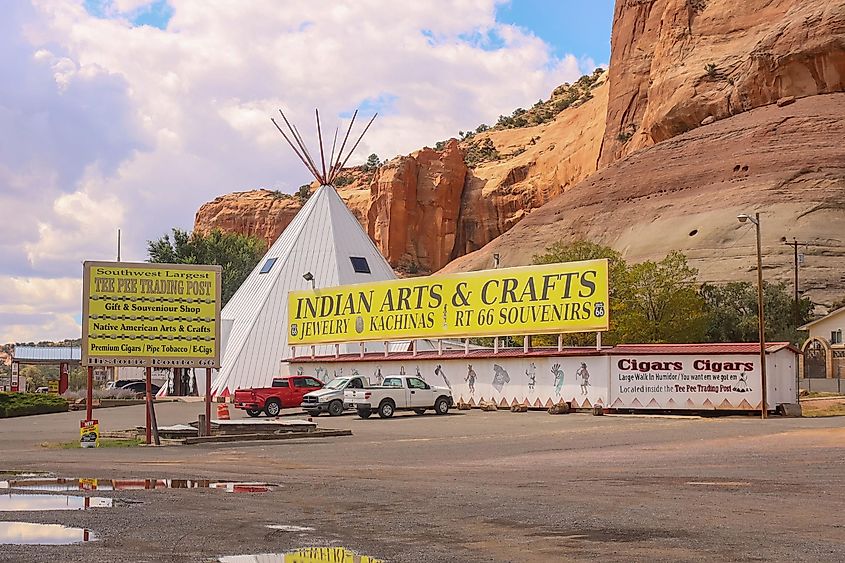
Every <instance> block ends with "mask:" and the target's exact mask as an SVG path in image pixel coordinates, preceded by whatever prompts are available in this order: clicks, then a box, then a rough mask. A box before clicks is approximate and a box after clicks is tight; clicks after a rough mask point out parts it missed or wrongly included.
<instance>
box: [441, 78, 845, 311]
mask: <svg viewBox="0 0 845 563" xmlns="http://www.w3.org/2000/svg"><path fill="white" fill-rule="evenodd" d="M843 138H845V94H830V95H819V96H812V97H806V98H802V99H799V100H797V101H796V102H795V103H794V104H791V105H788V106H785V107H778V106H776V105H774V104H772V105H769V106H766V107H762V108H758V109H755V110H752V111H749V112H745V113H743V114H741V115H737V116H734V117H731V118H729V119H723V120H720V121H717V122H716V123H713V124H711V125H709V126H707V127H702V128H699V129H696V130H694V131H691V132H689V133H685V134H683V135H680V136H677V137H674V138H672V139H669V140H666V141H663V142H661V143H658V144H657V145H654V146H652V147H650V148H647V149H644V150H642V151H639V152H637V153H636V154H633V155H631V156H629V157H627V158H625V159H623V160H620V161H618V162H616V163H614V164H613V165H611V166H609V167H607V168H605V169H603V170H600V171H598V172H597V173H595V174H593V175H592V176H591V177H590V178H588V179H586V180H584V181H582V182H581V183H579V184H578V185H577V186H576V187H574V188H573V189H571V190H569V191H567V192H566V193H565V194H563V195H560V196H558V197H556V198H555V199H553V200H552V201H551V202H549V203H548V204H546V205H545V206H543V207H542V208H540V209H538V210H536V211H534V212H533V213H531V214H530V215H529V216H528V217H526V218H525V219H524V220H523V221H521V222H520V223H519V224H518V225H516V226H515V227H514V228H513V229H511V230H510V231H508V232H507V233H505V234H504V235H502V236H501V237H499V238H498V239H496V240H495V241H494V242H492V243H491V244H488V245H487V246H486V247H484V248H483V249H482V250H480V251H478V252H474V253H472V254H469V255H467V256H464V257H463V258H459V259H457V260H455V261H454V262H452V263H451V264H449V265H448V266H447V267H446V268H445V269H444V270H443V271H444V272H456V271H467V270H479V269H484V268H489V267H490V264H491V262H492V258H491V257H492V254H493V253H499V254H500V257H501V263H502V265H503V266H517V265H525V264H530V263H531V260H532V256H533V255H534V254H537V253H541V252H543V251H544V249H545V248H546V247H548V246H549V245H550V244H552V243H554V242H557V241H560V240H563V241H570V242H571V241H574V240H577V239H586V240H590V241H593V242H596V243H599V244H605V245H608V246H611V247H613V248H615V249H617V250H619V251H620V252H622V253H623V255H624V256H625V257H626V259H628V260H630V261H634V262H637V261H641V260H647V259H654V260H659V259H661V258H663V257H664V256H665V255H666V253H667V252H669V251H670V250H680V251H682V252H684V253H686V254H687V256H688V257H689V258H690V261H691V263H692V265H693V266H695V267H697V268H699V271H700V273H699V279H701V280H703V281H712V282H725V281H734V280H741V281H749V282H752V283H755V282H756V274H755V272H756V245H755V234H754V231H753V226H749V225H742V224H740V223H739V222H738V221H737V219H736V216H737V215H738V214H739V213H750V212H753V211H759V212H760V214H761V225H762V242H763V253H764V258H763V262H764V268H765V274H764V275H765V278H766V279H767V280H770V281H772V280H784V281H787V282H789V281H790V280H791V279H792V272H793V256H792V250H791V247H789V246H786V245H785V244H783V242H782V240H781V237H786V238H787V240H790V241H791V240H792V238H793V237H795V238H797V239H798V240H799V241H802V242H807V243H809V245H808V246H807V247H806V248H805V249H803V250H802V252H804V253H805V255H806V259H805V263H804V265H803V266H802V267H801V273H800V278H801V281H800V284H801V289H802V290H803V291H805V292H806V294H808V295H809V296H810V297H811V298H812V299H813V300H814V301H815V302H821V303H828V304H829V303H830V302H831V301H833V300H835V299H839V298H841V297H842V293H841V292H842V287H843V285H845V274H843V272H845V240H844V239H845V143H843V141H842V139H843Z"/></svg>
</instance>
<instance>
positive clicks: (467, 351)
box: [464, 338, 469, 356]
mask: <svg viewBox="0 0 845 563" xmlns="http://www.w3.org/2000/svg"><path fill="white" fill-rule="evenodd" d="M468 355H469V338H464V356H468Z"/></svg>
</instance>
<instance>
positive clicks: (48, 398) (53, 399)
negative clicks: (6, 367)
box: [0, 393, 68, 418]
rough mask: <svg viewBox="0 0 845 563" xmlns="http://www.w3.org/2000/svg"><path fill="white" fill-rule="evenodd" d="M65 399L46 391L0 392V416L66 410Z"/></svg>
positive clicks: (7, 416) (6, 416)
mask: <svg viewBox="0 0 845 563" xmlns="http://www.w3.org/2000/svg"><path fill="white" fill-rule="evenodd" d="M67 409H68V404H67V401H66V400H65V399H64V398H62V397H59V396H58V395H48V394H46V393H0V418H9V417H12V416H27V415H31V414H47V413H54V412H67Z"/></svg>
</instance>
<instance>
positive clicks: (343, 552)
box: [218, 547, 383, 563]
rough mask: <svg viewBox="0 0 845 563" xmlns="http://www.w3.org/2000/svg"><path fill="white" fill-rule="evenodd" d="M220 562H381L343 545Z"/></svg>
mask: <svg viewBox="0 0 845 563" xmlns="http://www.w3.org/2000/svg"><path fill="white" fill-rule="evenodd" d="M218 561H219V562H220V563H306V562H307V563H383V562H382V560H381V559H374V558H372V557H369V556H367V555H358V554H357V553H355V552H354V551H350V550H348V549H346V548H344V547H305V548H302V549H298V550H296V551H289V552H287V553H259V554H255V555H229V556H227V557H221V558H220V559H218Z"/></svg>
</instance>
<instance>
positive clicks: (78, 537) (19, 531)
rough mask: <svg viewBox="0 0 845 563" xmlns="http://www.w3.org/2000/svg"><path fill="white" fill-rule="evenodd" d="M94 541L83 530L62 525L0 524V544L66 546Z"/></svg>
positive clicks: (87, 532)
mask: <svg viewBox="0 0 845 563" xmlns="http://www.w3.org/2000/svg"><path fill="white" fill-rule="evenodd" d="M93 539H94V534H92V533H91V532H90V531H88V530H85V529H83V528H68V527H67V526H62V525H60V524H31V523H29V522H0V544H14V545H65V544H70V543H81V542H86V541H92V540H93Z"/></svg>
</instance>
